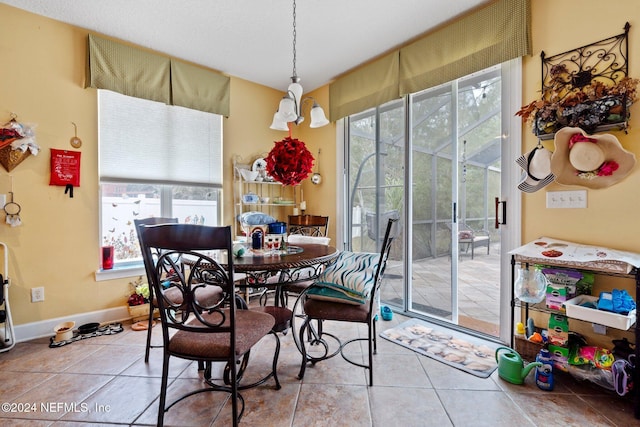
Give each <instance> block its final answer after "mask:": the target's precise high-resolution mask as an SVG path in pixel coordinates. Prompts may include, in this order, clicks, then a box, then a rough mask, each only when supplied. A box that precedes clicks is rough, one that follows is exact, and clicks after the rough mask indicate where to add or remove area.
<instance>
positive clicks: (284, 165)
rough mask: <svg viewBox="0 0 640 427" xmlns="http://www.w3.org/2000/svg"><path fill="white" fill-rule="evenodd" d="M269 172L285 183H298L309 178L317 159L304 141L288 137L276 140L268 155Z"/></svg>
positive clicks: (274, 177)
mask: <svg viewBox="0 0 640 427" xmlns="http://www.w3.org/2000/svg"><path fill="white" fill-rule="evenodd" d="M265 160H266V162H267V174H268V175H270V176H271V177H273V179H275V180H276V181H278V182H280V183H282V184H284V185H298V184H300V182H301V181H302V180H303V179H305V178H307V177H308V176H309V174H311V171H312V169H313V161H314V160H315V159H314V157H313V155H312V154H311V152H310V151H309V150H308V149H307V146H306V145H305V144H304V142H302V141H300V140H298V139H295V138H291V137H286V138H285V139H283V140H282V141H276V142H275V146H274V147H273V148H272V149H271V151H270V152H269V154H268V155H267V157H266V158H265Z"/></svg>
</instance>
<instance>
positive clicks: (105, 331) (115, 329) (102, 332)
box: [49, 323, 124, 348]
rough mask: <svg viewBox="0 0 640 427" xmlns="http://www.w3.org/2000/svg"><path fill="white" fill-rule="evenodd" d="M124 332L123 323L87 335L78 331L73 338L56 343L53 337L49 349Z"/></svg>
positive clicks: (100, 328)
mask: <svg viewBox="0 0 640 427" xmlns="http://www.w3.org/2000/svg"><path fill="white" fill-rule="evenodd" d="M123 330H124V329H123V328H122V323H109V324H108V325H104V326H100V327H99V328H98V329H96V330H95V331H93V332H89V333H87V334H81V333H80V332H77V331H76V332H74V336H73V338H70V339H68V340H64V341H54V338H55V336H53V337H51V338H50V339H49V348H55V347H62V346H63V345H67V344H71V343H74V342H76V341H80V340H84V339H87V338H93V337H99V336H101V335H113V334H117V333H120V332H122V331H123Z"/></svg>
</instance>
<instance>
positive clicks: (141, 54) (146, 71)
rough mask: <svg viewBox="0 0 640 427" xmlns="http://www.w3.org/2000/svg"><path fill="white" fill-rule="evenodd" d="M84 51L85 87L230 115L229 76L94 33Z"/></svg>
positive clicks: (90, 35)
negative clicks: (85, 54)
mask: <svg viewBox="0 0 640 427" xmlns="http://www.w3.org/2000/svg"><path fill="white" fill-rule="evenodd" d="M87 52H88V54H87V56H88V60H87V79H86V83H85V87H93V88H97V89H107V90H111V91H114V92H118V93H121V94H123V95H128V96H133V97H136V98H142V99H148V100H151V101H158V102H163V103H165V104H167V105H179V106H182V107H187V108H191V109H194V110H199V111H206V112H209V113H215V114H220V115H223V116H228V115H229V98H230V95H229V92H230V78H229V77H228V76H225V75H223V74H221V73H218V72H215V71H212V70H208V69H205V68H201V67H197V66H194V65H190V64H188V63H186V62H183V61H179V60H177V59H173V58H170V57H167V56H163V55H160V54H157V53H154V52H149V51H147V50H143V49H141V48H137V47H135V46H130V45H126V44H122V43H119V42H117V41H114V40H110V39H106V38H103V37H99V36H96V35H93V34H89V48H88V51H87Z"/></svg>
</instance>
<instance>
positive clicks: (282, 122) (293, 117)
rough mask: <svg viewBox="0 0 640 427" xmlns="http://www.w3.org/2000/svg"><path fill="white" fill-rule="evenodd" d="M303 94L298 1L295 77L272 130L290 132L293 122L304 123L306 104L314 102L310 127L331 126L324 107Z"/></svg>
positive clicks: (274, 119) (294, 2)
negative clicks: (298, 50) (298, 61)
mask: <svg viewBox="0 0 640 427" xmlns="http://www.w3.org/2000/svg"><path fill="white" fill-rule="evenodd" d="M302 92H303V90H302V85H300V77H298V75H297V72H296V0H293V76H291V84H290V85H289V87H288V88H287V93H286V94H285V96H284V97H283V98H282V100H281V101H280V105H279V107H278V111H276V113H275V114H274V116H273V122H272V123H271V126H270V128H271V129H275V130H284V131H288V130H289V125H288V123H291V122H293V123H295V124H296V125H298V124H300V123H302V122H303V121H304V117H303V116H302V107H303V105H304V104H305V103H306V102H313V104H312V105H311V110H310V114H311V124H309V127H311V128H319V127H322V126H324V125H327V124H329V120H327V117H326V116H325V114H324V110H323V109H322V107H321V106H320V105H319V104H318V103H317V102H316V100H315V99H313V98H312V97H310V96H308V97H306V98H304V99H303V98H302Z"/></svg>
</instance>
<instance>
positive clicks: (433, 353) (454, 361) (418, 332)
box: [380, 319, 500, 378]
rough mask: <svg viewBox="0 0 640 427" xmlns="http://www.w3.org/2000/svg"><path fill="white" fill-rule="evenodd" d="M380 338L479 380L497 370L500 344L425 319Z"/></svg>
mask: <svg viewBox="0 0 640 427" xmlns="http://www.w3.org/2000/svg"><path fill="white" fill-rule="evenodd" d="M380 336H381V337H382V338H385V339H387V340H389V341H391V342H393V343H396V344H398V345H401V346H403V347H406V348H408V349H411V350H413V351H415V352H417V353H420V354H423V355H425V356H428V357H430V358H432V359H435V360H437V361H439V362H442V363H445V364H447V365H449V366H452V367H454V368H457V369H460V370H462V371H464V372H467V373H469V374H472V375H475V376H477V377H481V378H487V377H488V376H489V375H491V373H492V372H493V371H494V370H495V369H496V368H497V367H498V365H497V363H496V357H495V353H496V349H497V348H498V347H500V345H499V344H496V343H493V342H491V341H486V340H483V339H481V338H477V337H473V336H470V335H467V334H464V333H462V332H458V331H454V330H452V329H448V328H445V327H443V326H439V325H435V324H433V323H429V322H426V321H424V320H420V319H410V320H407V321H406V322H403V323H401V324H400V325H398V326H396V327H394V328H390V329H387V330H385V331H383V332H381V333H380Z"/></svg>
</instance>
